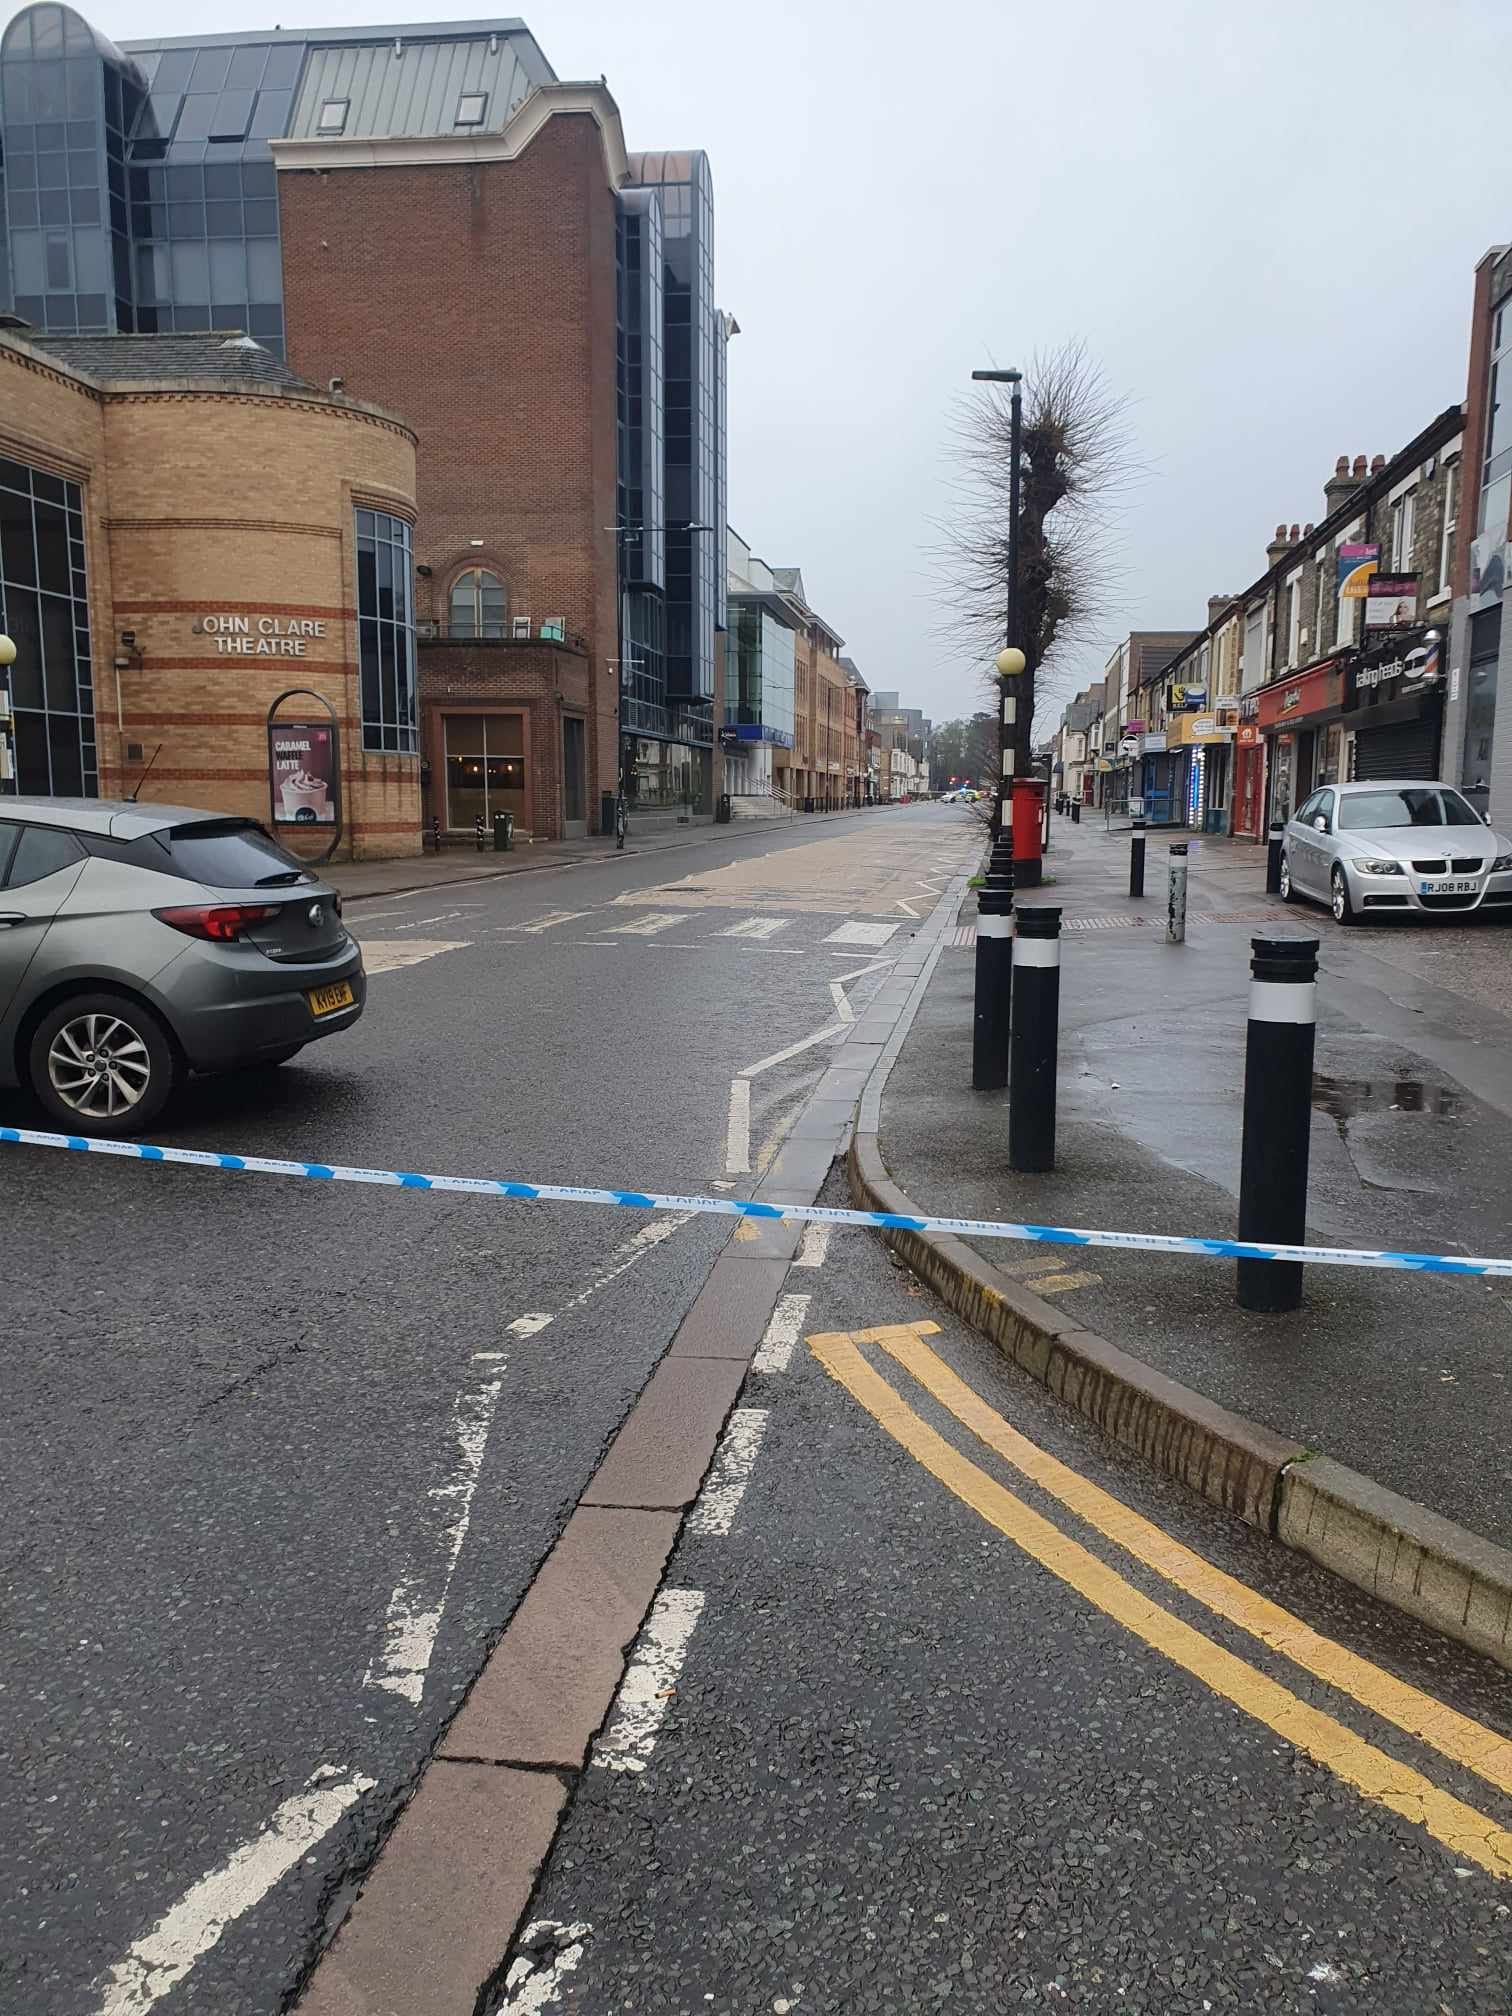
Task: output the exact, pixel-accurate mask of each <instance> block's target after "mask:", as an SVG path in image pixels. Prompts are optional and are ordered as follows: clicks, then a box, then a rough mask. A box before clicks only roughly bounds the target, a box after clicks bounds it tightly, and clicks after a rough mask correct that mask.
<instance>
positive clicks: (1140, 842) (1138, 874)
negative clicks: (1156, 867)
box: [1129, 819, 1145, 896]
mask: <svg viewBox="0 0 1512 2016" xmlns="http://www.w3.org/2000/svg"><path fill="white" fill-rule="evenodd" d="M1144 856H1145V822H1144V821H1143V819H1136V820H1135V821H1134V831H1133V833H1132V834H1131V835H1130V838H1129V894H1130V895H1131V896H1143V894H1144Z"/></svg>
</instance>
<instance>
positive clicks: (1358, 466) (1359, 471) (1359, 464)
mask: <svg viewBox="0 0 1512 2016" xmlns="http://www.w3.org/2000/svg"><path fill="white" fill-rule="evenodd" d="M1351 473H1352V474H1353V476H1354V479H1355V481H1356V483H1363V482H1364V481H1365V457H1364V456H1363V455H1356V457H1355V459H1354V469H1353V471H1352V472H1351Z"/></svg>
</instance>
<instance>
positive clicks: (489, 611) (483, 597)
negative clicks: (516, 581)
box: [450, 567, 504, 637]
mask: <svg viewBox="0 0 1512 2016" xmlns="http://www.w3.org/2000/svg"><path fill="white" fill-rule="evenodd" d="M450 627H451V634H452V635H453V637H502V636H503V635H504V583H503V582H502V581H501V580H500V579H499V577H498V575H497V574H490V573H489V572H488V570H487V568H486V567H469V568H468V570H467V572H466V573H465V574H460V575H458V577H457V580H456V582H455V583H454V585H453V587H452V591H451V625H450Z"/></svg>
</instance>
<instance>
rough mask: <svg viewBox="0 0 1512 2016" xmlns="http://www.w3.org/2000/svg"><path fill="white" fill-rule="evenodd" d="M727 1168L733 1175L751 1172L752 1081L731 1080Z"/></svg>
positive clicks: (727, 1171) (726, 1138)
mask: <svg viewBox="0 0 1512 2016" xmlns="http://www.w3.org/2000/svg"><path fill="white" fill-rule="evenodd" d="M725 1170H726V1173H727V1174H729V1175H731V1176H748V1175H749V1174H750V1173H751V1081H750V1079H749V1078H732V1079H731V1080H730V1118H729V1121H728V1122H727V1124H726V1126H725Z"/></svg>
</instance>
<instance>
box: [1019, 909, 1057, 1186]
mask: <svg viewBox="0 0 1512 2016" xmlns="http://www.w3.org/2000/svg"><path fill="white" fill-rule="evenodd" d="M1060 928H1061V913H1060V911H1059V910H1058V909H1057V908H1056V906H1055V905H1054V904H1053V903H1036V904H1032V905H1029V906H1025V905H1023V904H1020V906H1019V909H1018V913H1017V915H1016V916H1015V918H1014V936H1013V966H1014V973H1013V1036H1012V1042H1011V1044H1010V1051H1011V1058H1010V1075H1009V1086H1008V1166H1009V1168H1010V1169H1018V1170H1024V1171H1032V1172H1040V1171H1043V1170H1046V1169H1053V1168H1054V1167H1055V1064H1056V1049H1057V1047H1058V1043H1059V1031H1060Z"/></svg>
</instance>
